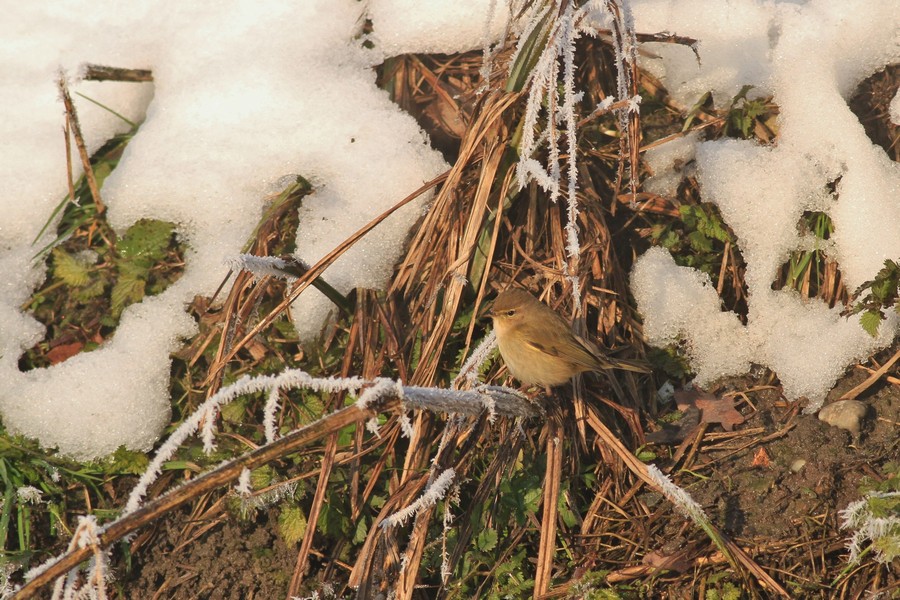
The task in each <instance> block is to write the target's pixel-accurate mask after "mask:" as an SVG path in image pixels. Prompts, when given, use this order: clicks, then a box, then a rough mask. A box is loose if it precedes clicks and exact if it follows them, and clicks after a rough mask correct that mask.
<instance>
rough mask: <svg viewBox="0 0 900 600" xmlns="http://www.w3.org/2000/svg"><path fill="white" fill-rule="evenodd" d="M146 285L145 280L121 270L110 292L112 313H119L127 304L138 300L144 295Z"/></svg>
mask: <svg viewBox="0 0 900 600" xmlns="http://www.w3.org/2000/svg"><path fill="white" fill-rule="evenodd" d="M146 285H147V282H146V281H144V280H143V279H141V278H140V277H138V276H137V274H135V273H130V272H128V271H126V270H123V272H122V274H121V275H120V276H119V280H118V281H116V284H115V285H114V286H113V289H112V292H111V294H110V299H111V303H112V304H111V309H112V312H113V314H114V315H119V314H121V313H122V311H123V310H125V307H126V306H128V305H129V304H134V303H135V302H139V301H140V300H141V299H142V298H143V297H144V289H145V287H146Z"/></svg>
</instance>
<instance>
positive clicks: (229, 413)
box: [219, 398, 247, 423]
mask: <svg viewBox="0 0 900 600" xmlns="http://www.w3.org/2000/svg"><path fill="white" fill-rule="evenodd" d="M246 410H247V399H246V398H238V399H236V400H234V401H232V402H229V403H228V404H225V405H224V406H222V407H221V408H220V409H219V414H221V415H222V418H223V419H224V420H226V421H228V422H229V423H241V422H243V420H244V413H245V411H246Z"/></svg>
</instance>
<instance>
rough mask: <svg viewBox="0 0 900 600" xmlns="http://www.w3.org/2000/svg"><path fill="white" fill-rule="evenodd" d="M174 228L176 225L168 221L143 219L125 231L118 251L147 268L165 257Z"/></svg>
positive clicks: (132, 261) (120, 254) (121, 255)
mask: <svg viewBox="0 0 900 600" xmlns="http://www.w3.org/2000/svg"><path fill="white" fill-rule="evenodd" d="M174 230H175V226H174V225H172V224H171V223H167V222H166V221H156V220H152V219H141V220H140V221H138V222H137V223H135V224H134V225H132V226H131V227H130V228H129V229H128V231H127V232H125V235H124V236H122V239H120V240H119V241H118V243H117V244H116V251H117V252H118V253H119V256H120V257H122V258H123V259H124V260H125V261H127V262H129V263H132V264H134V265H140V266H142V267H143V268H144V270H147V269H149V268H150V267H151V266H153V264H154V263H157V262H159V261H160V260H162V259H163V258H164V257H165V255H166V252H167V251H168V248H169V244H170V243H171V242H172V235H173V234H174Z"/></svg>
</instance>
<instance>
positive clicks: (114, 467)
mask: <svg viewBox="0 0 900 600" xmlns="http://www.w3.org/2000/svg"><path fill="white" fill-rule="evenodd" d="M149 464H150V459H149V458H147V455H146V454H144V453H143V452H135V451H133V450H128V449H127V448H125V446H119V447H118V448H117V449H116V451H115V452H114V453H113V455H112V457H111V461H110V465H109V468H108V469H107V472H109V473H127V474H130V475H140V474H141V473H143V472H144V471H146V470H147V465H149Z"/></svg>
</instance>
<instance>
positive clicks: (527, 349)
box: [498, 336, 590, 387]
mask: <svg viewBox="0 0 900 600" xmlns="http://www.w3.org/2000/svg"><path fill="white" fill-rule="evenodd" d="M498 345H499V347H500V354H501V355H502V356H503V361H504V362H505V363H506V367H507V368H508V369H509V372H510V374H511V375H512V376H513V377H515V378H516V379H518V380H519V381H521V382H522V383H524V384H526V385H542V386H548V387H549V386H554V385H560V384H563V383H565V382H566V381H568V380H569V379H571V378H572V377H573V376H574V375H575V374H576V373H581V372H584V371H587V370H590V369H589V368H587V367H585V366H584V365H580V364H577V363H576V362H573V361H571V360H569V359H568V358H566V357H564V356H560V355H559V353H558V352H554V350H553V348H552V347H548V345H546V344H541V343H540V342H537V341H535V340H533V339H530V338H529V337H527V336H519V337H513V336H500V337H499V340H498Z"/></svg>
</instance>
